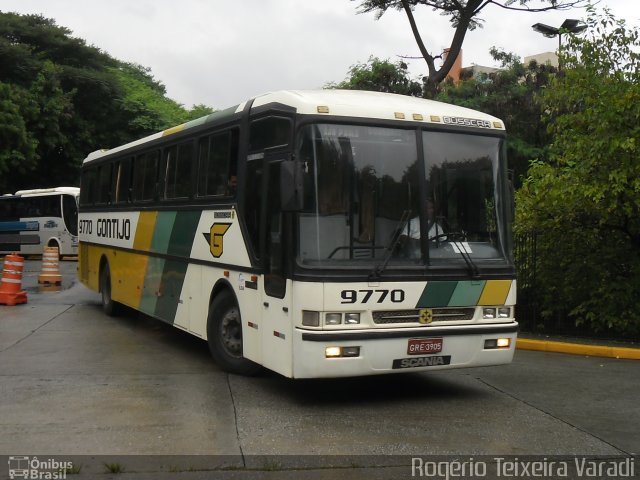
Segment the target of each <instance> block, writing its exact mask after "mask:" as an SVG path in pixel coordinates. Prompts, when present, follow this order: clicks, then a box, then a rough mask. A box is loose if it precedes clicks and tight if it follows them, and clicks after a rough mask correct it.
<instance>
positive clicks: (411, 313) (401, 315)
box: [373, 308, 476, 324]
mask: <svg viewBox="0 0 640 480" xmlns="http://www.w3.org/2000/svg"><path fill="white" fill-rule="evenodd" d="M431 311H432V313H433V321H434V322H459V321H463V320H471V319H473V316H474V314H475V312H476V309H475V308H433V309H431ZM419 319H420V310H390V311H378V312H373V322H374V323H375V324H388V323H420V320H419Z"/></svg>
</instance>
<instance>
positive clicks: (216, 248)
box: [203, 223, 232, 258]
mask: <svg viewBox="0 0 640 480" xmlns="http://www.w3.org/2000/svg"><path fill="white" fill-rule="evenodd" d="M231 225H232V224H231V223H214V224H213V225H211V228H210V229H209V233H204V234H203V235H204V238H206V239H207V242H209V250H210V251H211V255H213V256H214V258H220V257H221V256H222V252H223V251H224V234H225V233H227V230H229V228H231Z"/></svg>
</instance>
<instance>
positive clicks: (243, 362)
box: [207, 291, 262, 375]
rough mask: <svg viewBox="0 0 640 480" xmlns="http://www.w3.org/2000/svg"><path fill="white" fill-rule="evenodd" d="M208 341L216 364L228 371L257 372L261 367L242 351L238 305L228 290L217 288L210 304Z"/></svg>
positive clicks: (250, 373) (240, 372) (239, 373)
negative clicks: (245, 356) (216, 293)
mask: <svg viewBox="0 0 640 480" xmlns="http://www.w3.org/2000/svg"><path fill="white" fill-rule="evenodd" d="M207 342H208V343H209V350H210V351H211V356H212V357H213V359H214V360H215V361H216V363H217V364H218V366H219V367H220V368H222V369H223V370H225V371H226V372H229V373H236V374H238V375H256V374H258V373H259V372H260V371H261V370H262V367H261V366H260V365H258V364H257V363H254V362H252V361H251V360H248V359H246V358H244V356H243V355H242V318H241V317H240V308H238V304H237V303H236V300H235V298H234V297H233V295H232V294H231V293H230V292H229V291H223V292H220V293H219V294H218V295H216V297H215V298H214V300H213V302H212V303H211V306H210V307H209V316H208V318H207Z"/></svg>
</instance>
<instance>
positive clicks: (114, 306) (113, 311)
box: [100, 262, 120, 317]
mask: <svg viewBox="0 0 640 480" xmlns="http://www.w3.org/2000/svg"><path fill="white" fill-rule="evenodd" d="M100 293H101V294H102V295H101V298H102V310H103V311H104V313H106V314H107V315H109V316H110V317H113V316H115V315H117V314H118V313H119V312H120V304H119V303H118V302H116V301H114V300H113V298H111V271H110V270H109V264H108V263H107V262H105V264H104V266H103V267H102V269H101V270H100Z"/></svg>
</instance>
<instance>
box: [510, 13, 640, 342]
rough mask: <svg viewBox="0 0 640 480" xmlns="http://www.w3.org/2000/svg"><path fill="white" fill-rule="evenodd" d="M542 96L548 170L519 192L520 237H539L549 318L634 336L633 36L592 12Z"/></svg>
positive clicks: (637, 175) (540, 167) (639, 241)
mask: <svg viewBox="0 0 640 480" xmlns="http://www.w3.org/2000/svg"><path fill="white" fill-rule="evenodd" d="M589 15H590V16H589V18H588V21H587V23H588V25H589V30H588V32H589V33H588V35H587V36H586V37H582V38H581V37H576V36H574V37H571V38H570V40H569V42H568V44H567V46H566V49H565V50H564V51H563V52H562V64H563V66H564V69H563V72H562V75H559V76H557V78H556V79H555V80H554V81H553V82H552V84H551V87H550V88H549V89H547V91H546V92H545V95H544V108H545V111H546V112H547V120H548V126H549V127H548V128H549V133H550V134H551V136H552V144H551V147H550V159H551V162H550V163H547V164H545V163H542V162H534V163H533V164H532V166H531V169H530V172H529V178H528V179H527V181H526V182H525V184H524V186H523V188H522V189H521V190H520V191H519V192H518V198H517V200H518V203H517V205H518V212H517V228H518V230H519V231H537V232H538V233H539V234H540V237H539V242H538V248H539V252H538V256H539V260H540V264H539V271H538V278H539V279H542V281H541V282H540V285H539V288H540V289H541V292H540V293H541V294H542V297H543V301H544V303H545V311H546V312H547V314H549V315H554V314H557V313H558V312H559V311H560V310H562V309H566V308H567V307H568V310H569V313H570V316H571V317H572V318H574V319H575V321H576V322H577V323H579V324H586V325H588V326H590V327H591V328H592V329H593V330H596V331H609V332H618V333H629V334H636V335H637V334H638V333H639V332H640V314H639V313H638V312H640V148H639V147H640V146H639V145H638V139H639V138H640V68H639V67H640V55H639V54H638V53H637V52H638V51H639V49H640V42H639V32H638V29H628V28H627V27H626V25H625V24H624V22H623V21H619V20H616V19H615V18H613V17H612V16H611V15H610V14H609V13H608V12H606V11H605V13H604V14H597V13H596V12H594V10H593V9H590V12H589Z"/></svg>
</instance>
